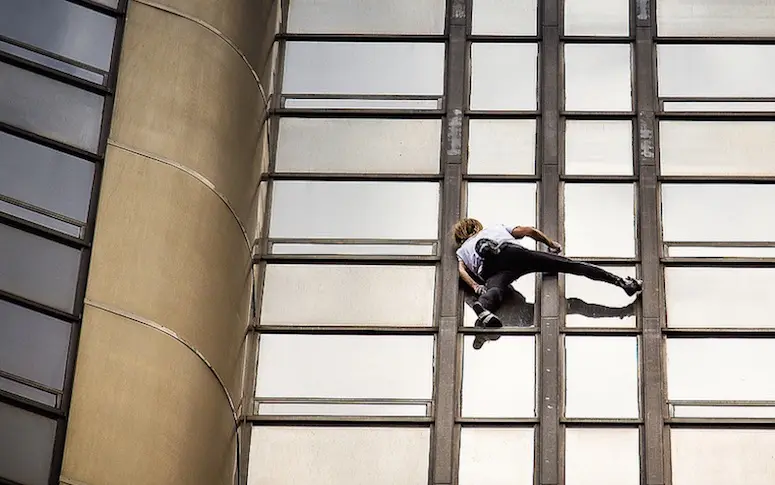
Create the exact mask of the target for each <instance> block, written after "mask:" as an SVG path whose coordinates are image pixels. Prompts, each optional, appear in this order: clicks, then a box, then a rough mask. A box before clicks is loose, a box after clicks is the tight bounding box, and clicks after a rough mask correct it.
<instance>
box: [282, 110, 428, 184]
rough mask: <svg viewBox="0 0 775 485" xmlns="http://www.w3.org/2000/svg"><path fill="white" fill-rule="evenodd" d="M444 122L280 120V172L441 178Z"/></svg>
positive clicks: (339, 119)
mask: <svg viewBox="0 0 775 485" xmlns="http://www.w3.org/2000/svg"><path fill="white" fill-rule="evenodd" d="M440 153H441V120H392V119H343V118H337V119H319V118H281V119H280V133H279V135H278V140H277V163H276V170H277V171H278V172H305V173H307V172H317V173H438V172H439V157H440Z"/></svg>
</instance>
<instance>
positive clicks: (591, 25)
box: [564, 0, 630, 36]
mask: <svg viewBox="0 0 775 485" xmlns="http://www.w3.org/2000/svg"><path fill="white" fill-rule="evenodd" d="M564 3H565V15H564V17H565V35H610V36H614V35H625V36H626V35H628V34H629V33H630V2H629V1H628V0H564Z"/></svg>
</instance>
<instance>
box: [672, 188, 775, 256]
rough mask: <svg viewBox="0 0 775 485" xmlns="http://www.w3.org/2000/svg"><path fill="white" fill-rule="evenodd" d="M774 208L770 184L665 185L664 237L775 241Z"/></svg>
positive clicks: (774, 194) (673, 239)
mask: <svg viewBox="0 0 775 485" xmlns="http://www.w3.org/2000/svg"><path fill="white" fill-rule="evenodd" d="M774 206H775V187H773V186H770V185H752V184H748V185H744V184H734V185H733V184H730V185H716V184H704V185H702V184H692V185H681V184H662V232H663V238H664V240H665V241H719V242H724V241H775V219H773V218H772V214H771V207H774ZM730 227H734V230H733V231H730V230H729V228H730Z"/></svg>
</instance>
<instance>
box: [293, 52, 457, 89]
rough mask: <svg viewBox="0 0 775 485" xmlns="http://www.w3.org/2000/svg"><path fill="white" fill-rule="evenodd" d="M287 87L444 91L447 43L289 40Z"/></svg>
mask: <svg viewBox="0 0 775 485" xmlns="http://www.w3.org/2000/svg"><path fill="white" fill-rule="evenodd" d="M285 49H286V50H285V71H284V75H283V89H282V91H283V93H299V94H301V93H304V94H353V95H355V94H365V95H368V94H393V95H402V94H409V95H411V94H426V95H434V94H438V95H440V94H441V93H442V92H443V91H444V44H442V43H405V42H288V43H287V44H286V46H285Z"/></svg>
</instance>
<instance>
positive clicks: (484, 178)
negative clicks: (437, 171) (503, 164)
mask: <svg viewBox="0 0 775 485" xmlns="http://www.w3.org/2000/svg"><path fill="white" fill-rule="evenodd" d="M463 180H465V181H466V182H471V183H477V182H484V183H501V182H502V183H510V182H527V183H529V182H533V183H536V182H540V181H541V176H540V175H529V174H525V175H496V174H492V175H491V174H463Z"/></svg>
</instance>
